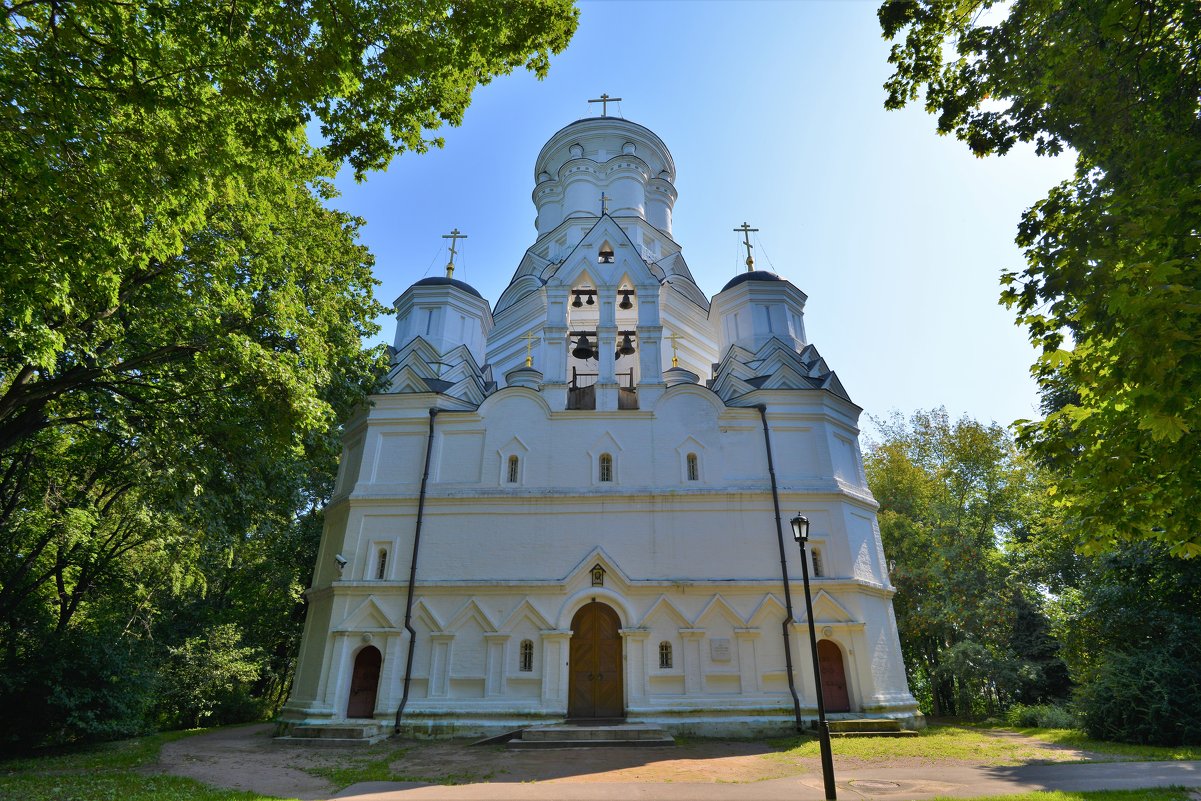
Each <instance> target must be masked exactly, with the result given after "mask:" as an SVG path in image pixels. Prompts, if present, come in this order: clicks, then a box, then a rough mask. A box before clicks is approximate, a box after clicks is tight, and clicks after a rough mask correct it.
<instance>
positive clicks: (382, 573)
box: [375, 548, 388, 581]
mask: <svg viewBox="0 0 1201 801" xmlns="http://www.w3.org/2000/svg"><path fill="white" fill-rule="evenodd" d="M387 577H388V549H387V548H380V549H379V559H378V561H377V563H376V566H375V578H376V579H377V580H379V581H383V580H384V579H385V578H387Z"/></svg>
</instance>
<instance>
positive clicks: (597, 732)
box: [508, 723, 675, 749]
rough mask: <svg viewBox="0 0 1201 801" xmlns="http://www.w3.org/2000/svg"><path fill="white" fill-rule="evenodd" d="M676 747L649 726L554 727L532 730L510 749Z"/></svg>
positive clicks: (567, 725)
mask: <svg viewBox="0 0 1201 801" xmlns="http://www.w3.org/2000/svg"><path fill="white" fill-rule="evenodd" d="M666 745H675V739H674V738H673V737H672V736H671V735H670V734H668V733H667V732H666V731H664V730H663V729H662V728H660V727H658V726H652V725H650V724H646V723H623V724H620V725H573V724H555V725H551V726H533V727H531V728H528V729H525V730H523V731H522V732H521V736H520V737H518V738H516V739H513V740H510V741H509V743H508V747H509V748H515V749H521V748H606V747H609V748H611V747H615V746H625V747H630V746H634V747H646V746H666Z"/></svg>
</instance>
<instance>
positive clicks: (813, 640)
mask: <svg viewBox="0 0 1201 801" xmlns="http://www.w3.org/2000/svg"><path fill="white" fill-rule="evenodd" d="M789 522H790V523H791V524H792V538H793V539H795V540H796V542H797V545H798V546H800V549H801V576H802V578H803V580H804V582H805V615H806V617H808V618H809V648H810V650H811V651H812V652H813V689H814V690H815V691H816V692H817V736H818V740H819V741H820V743H821V751H822V779H823V780H824V781H825V784H826V801H835V799H837V798H838V794H837V791H836V789H835V787H834V755H833V754H831V753H830V724H829V723H827V722H826V701H825V698H823V697H822V673H821V665H820V664H819V662H818V658H817V628H816V627H815V626H814V625H813V597H812V595H811V594H810V592H809V562H808V561H807V560H806V559H805V543H806V542H808V541H809V518H807V517H805V516H804V515H799V514H798V515H797V516H796V517H794V518H792V520H790V521H789Z"/></svg>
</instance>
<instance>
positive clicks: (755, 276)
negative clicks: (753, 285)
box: [721, 270, 784, 292]
mask: <svg viewBox="0 0 1201 801" xmlns="http://www.w3.org/2000/svg"><path fill="white" fill-rule="evenodd" d="M783 280H784V279H783V278H781V277H780V276H778V275H776V274H775V273H769V272H768V271H767V270H753V271H751V272H746V273H739V274H738V275H736V276H734V277H733V278H731V279H730V282H729V283H728V284H726V285H725V286H723V287H722V288H721V291H722V292H725V291H726V290H727V289H730V288H731V287H736V286H738V285H739V284H742V283H746V282H747V281H783Z"/></svg>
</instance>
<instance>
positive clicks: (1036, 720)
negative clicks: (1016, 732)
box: [1005, 704, 1080, 729]
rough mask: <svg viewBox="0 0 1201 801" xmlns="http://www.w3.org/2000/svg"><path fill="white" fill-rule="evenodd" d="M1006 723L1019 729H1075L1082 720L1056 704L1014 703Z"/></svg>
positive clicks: (1007, 714) (1007, 713) (1006, 715)
mask: <svg viewBox="0 0 1201 801" xmlns="http://www.w3.org/2000/svg"><path fill="white" fill-rule="evenodd" d="M1005 723H1006V725H1008V726H1013V727H1015V728H1018V729H1075V728H1077V727H1079V725H1080V721H1078V720H1077V719H1076V717H1075V716H1074V715H1072V713H1071V712H1069V711H1068V710H1067V709H1065V708H1063V707H1062V706H1057V705H1055V704H1029V705H1027V704H1014V705H1013V706H1011V707H1010V708H1009V711H1008V712H1006V713H1005Z"/></svg>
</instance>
